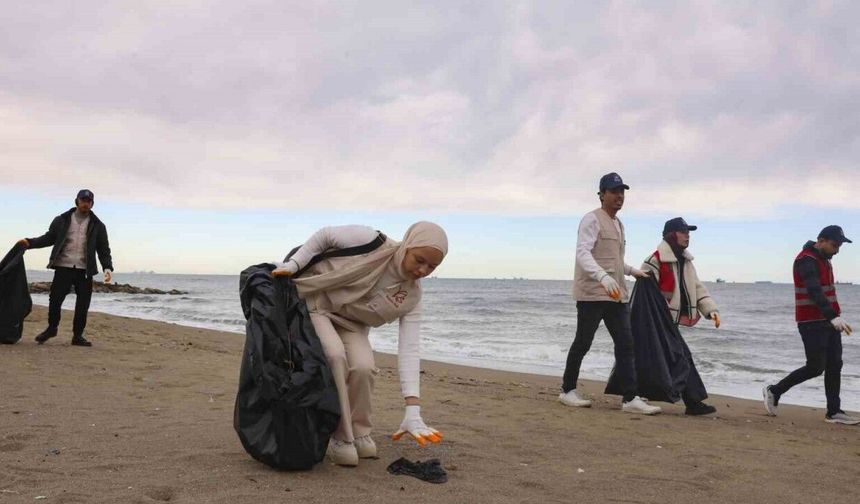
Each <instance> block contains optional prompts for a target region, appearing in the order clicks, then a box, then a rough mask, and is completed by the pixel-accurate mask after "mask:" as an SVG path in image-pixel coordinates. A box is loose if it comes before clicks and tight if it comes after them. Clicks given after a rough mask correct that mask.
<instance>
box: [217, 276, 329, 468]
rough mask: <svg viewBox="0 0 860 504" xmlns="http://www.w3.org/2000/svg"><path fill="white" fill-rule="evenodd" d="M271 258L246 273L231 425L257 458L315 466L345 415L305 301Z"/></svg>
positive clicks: (284, 464) (272, 462)
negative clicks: (242, 343)
mask: <svg viewBox="0 0 860 504" xmlns="http://www.w3.org/2000/svg"><path fill="white" fill-rule="evenodd" d="M273 269H274V266H273V265H271V264H260V265H257V266H251V267H249V268H247V269H246V270H245V271H243V272H242V274H241V276H240V279H239V291H240V298H241V301H242V311H243V312H244V313H245V318H246V319H247V321H248V322H247V324H246V326H245V332H246V337H245V350H244V352H243V355H242V369H241V371H240V374H239V392H238V394H237V395H236V406H235V410H234V415H233V427H234V428H235V429H236V433H237V434H238V435H239V439H240V440H241V441H242V446H244V447H245V450H246V451H247V452H248V453H249V454H250V455H251V456H252V457H254V458H255V459H257V460H259V461H260V462H262V463H264V464H266V465H268V466H271V467H274V468H276V469H288V470H300V469H310V468H311V467H313V465H314V464H316V463H318V462H320V461H321V460H322V459H323V457H324V456H325V451H326V447H327V446H328V441H329V438H330V437H331V434H332V433H333V432H334V430H335V429H336V428H337V425H338V422H339V421H340V405H339V403H338V397H337V389H336V388H335V384H334V380H333V378H332V374H331V370H330V369H329V367H328V362H327V361H326V358H325V355H324V354H323V349H322V345H321V343H320V340H319V337H318V336H317V334H316V332H315V331H314V328H313V325H311V320H310V317H309V315H308V310H307V306H306V305H305V303H304V301H302V300H301V299H299V296H298V292H297V291H296V286H295V284H294V283H293V281H292V280H290V279H288V278H283V277H281V278H273V277H272V275H271V271H272V270H273Z"/></svg>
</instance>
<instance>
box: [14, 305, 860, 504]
mask: <svg viewBox="0 0 860 504" xmlns="http://www.w3.org/2000/svg"><path fill="white" fill-rule="evenodd" d="M71 318H72V314H71V312H68V311H66V312H64V316H63V323H62V325H61V328H60V335H59V336H58V337H56V338H54V339H52V340H50V341H49V342H48V343H46V344H45V345H42V346H38V345H36V344H35V343H34V342H33V337H34V336H35V334H36V333H38V331H40V330H41V329H43V328H44V327H45V325H46V319H47V312H46V310H45V309H44V308H41V307H37V308H36V309H35V311H34V313H33V314H32V315H30V317H29V318H28V320H27V325H26V329H25V335H24V339H23V340H22V341H21V342H19V343H18V344H16V345H14V346H0V426H2V427H0V503H6V502H47V503H90V502H130V503H152V502H180V503H198V502H199V503H236V502H302V503H310V502H320V503H323V502H326V503H331V502H339V501H341V500H343V501H344V502H356V503H364V502H385V503H387V502H391V503H395V502H396V503H412V502H416V503H417V502H439V503H497V502H498V503H502V502H505V503H507V502H517V503H527V502H528V503H531V502H565V503H567V502H654V503H665V502H725V501H730V502H731V501H733V502H779V503H785V502H809V501H810V500H813V499H814V500H816V501H819V502H826V501H831V502H851V501H853V500H855V499H856V498H857V497H856V496H857V491H858V488H860V428H858V427H846V426H836V425H830V424H826V423H825V422H824V421H823V418H824V411H823V409H813V408H806V407H800V406H783V407H782V408H781V410H780V416H779V417H777V418H771V417H767V416H765V415H764V411H763V408H762V406H761V403H760V402H757V401H748V400H743V399H736V398H730V397H722V396H713V397H712V398H711V400H710V401H709V402H710V403H711V404H713V405H715V406H716V407H717V408H718V412H717V414H716V415H712V416H708V417H698V418H690V417H685V416H684V415H683V406H682V405H666V404H662V403H658V404H660V405H661V406H663V407H664V414H662V415H659V416H656V417H642V416H634V415H629V414H625V413H622V412H621V411H620V409H619V400H618V398H617V397H613V396H603V395H602V394H601V391H602V387H603V385H602V384H600V383H597V382H585V384H584V386H583V387H581V388H583V389H584V390H585V392H586V393H587V394H588V395H590V396H592V397H593V398H594V399H595V405H594V407H592V408H590V409H572V408H567V407H564V406H562V405H560V404H559V403H558V402H557V401H556V396H557V390H558V383H559V379H558V378H552V377H545V376H536V375H528V374H519V373H510V372H502V371H492V370H484V369H477V368H469V367H463V366H455V365H449V364H441V363H436V362H429V361H424V362H423V363H422V369H423V370H424V374H423V375H422V384H421V386H422V404H423V406H422V408H423V414H424V418H425V420H426V421H427V422H428V424H430V425H432V426H434V427H436V428H438V429H439V430H441V431H442V432H443V433H444V435H445V441H444V442H443V443H442V444H441V445H439V446H433V447H431V448H425V449H419V448H417V447H415V446H414V445H413V444H410V443H408V442H406V441H404V440H401V441H399V442H397V443H395V442H392V441H391V440H390V439H389V434H390V433H391V432H393V431H394V430H396V428H397V427H398V426H399V424H400V420H401V417H402V399H401V398H400V397H399V383H398V381H397V372H396V360H395V357H394V356H390V355H381V354H378V355H377V366H378V367H379V368H380V373H379V375H378V376H377V381H376V387H377V389H376V394H375V397H374V406H375V422H376V428H377V431H376V432H375V433H374V439H375V440H376V442H377V444H378V445H379V448H380V459H378V460H362V462H361V464H360V465H359V467H357V468H354V469H347V468H341V467H337V466H333V465H331V464H330V463H329V462H328V461H324V462H323V463H321V464H319V465H318V466H317V467H316V468H315V469H313V470H311V471H305V472H297V473H288V472H277V471H274V470H271V469H269V468H268V467H266V466H264V465H262V464H260V463H258V462H256V461H254V460H253V459H252V458H251V457H250V456H248V455H247V454H246V453H245V452H244V450H243V448H242V446H241V444H240V443H239V440H238V438H237V436H236V434H235V432H234V431H233V427H232V412H233V400H234V397H235V392H236V382H237V378H238V373H239V364H240V360H241V352H242V346H243V338H242V337H241V336H238V335H236V334H230V333H223V332H217V331H210V330H204V329H194V328H187V327H182V326H177V325H173V324H165V323H161V322H151V321H144V320H138V319H131V318H124V317H116V316H110V315H104V314H98V313H91V314H90V324H89V328H88V337H89V338H90V340H91V341H93V343H94V344H95V346H94V347H92V348H78V347H72V346H69V340H70V339H71ZM427 357H428V358H432V356H427ZM823 400H824V398H823V391H822V403H823ZM401 456H405V457H408V458H411V459H413V460H414V459H426V458H430V457H437V458H440V459H441V460H442V461H443V465H444V466H445V467H446V468H447V470H448V474H449V481H448V483H446V484H442V485H432V484H428V483H424V482H422V481H419V480H416V479H413V478H409V477H405V476H392V475H390V474H388V473H387V472H386V470H385V468H386V466H387V465H388V464H389V463H390V462H392V461H393V460H395V459H397V458H399V457H401ZM39 497H44V498H43V499H38V500H36V499H37V498H39Z"/></svg>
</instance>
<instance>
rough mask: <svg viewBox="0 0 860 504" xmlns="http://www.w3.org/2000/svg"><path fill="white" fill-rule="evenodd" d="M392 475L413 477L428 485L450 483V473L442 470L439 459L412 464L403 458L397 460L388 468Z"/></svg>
mask: <svg viewBox="0 0 860 504" xmlns="http://www.w3.org/2000/svg"><path fill="white" fill-rule="evenodd" d="M388 472H390V473H391V474H395V475H397V474H404V475H406V476H413V477H415V478H418V479H420V480H422V481H426V482H428V483H445V482H446V481H448V473H446V472H445V469H442V463H441V462H439V459H435V458H434V459H430V460H426V461H424V462H421V461H417V462H411V461H409V460H407V459H405V458H403V457H400V458H399V459H397V460H395V461H394V462H392V463H391V464H390V465H389V466H388Z"/></svg>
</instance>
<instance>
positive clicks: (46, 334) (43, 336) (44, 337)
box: [36, 327, 57, 345]
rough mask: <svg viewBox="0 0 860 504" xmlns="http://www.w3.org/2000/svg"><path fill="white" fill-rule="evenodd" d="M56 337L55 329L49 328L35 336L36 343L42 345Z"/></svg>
mask: <svg viewBox="0 0 860 504" xmlns="http://www.w3.org/2000/svg"><path fill="white" fill-rule="evenodd" d="M56 335H57V328H56V327H49V328H47V329H45V330H44V331H42V332H40V333H39V334H38V335H36V343H38V344H40V345H41V344H42V343H44V342H46V341H48V340H49V339H51V338H53V337H54V336H56Z"/></svg>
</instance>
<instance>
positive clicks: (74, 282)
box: [48, 268, 93, 336]
mask: <svg viewBox="0 0 860 504" xmlns="http://www.w3.org/2000/svg"><path fill="white" fill-rule="evenodd" d="M72 287H74V288H75V294H77V296H78V298H77V301H75V321H74V323H73V324H72V331H73V334H74V335H75V336H83V334H84V329H86V327H87V312H88V311H89V310H90V299H91V298H92V297H93V279H92V277H89V278H87V272H86V270H83V269H77V268H57V269H56V270H55V271H54V281H53V282H52V283H51V293H50V295H49V298H48V299H49V300H50V302H49V303H48V326H49V327H50V328H52V329H57V327H59V325H60V309H61V308H62V307H63V301H65V300H66V295H68V293H69V291H70V290H71V289H72Z"/></svg>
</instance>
